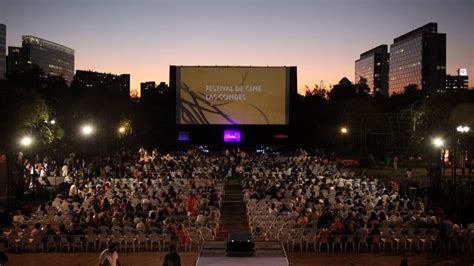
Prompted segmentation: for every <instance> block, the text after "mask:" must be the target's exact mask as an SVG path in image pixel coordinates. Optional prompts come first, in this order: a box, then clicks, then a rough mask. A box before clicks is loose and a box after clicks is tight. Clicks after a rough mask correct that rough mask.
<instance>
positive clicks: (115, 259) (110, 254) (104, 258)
mask: <svg viewBox="0 0 474 266" xmlns="http://www.w3.org/2000/svg"><path fill="white" fill-rule="evenodd" d="M99 266H120V261H119V255H118V253H117V251H116V250H115V243H110V245H109V247H108V248H106V249H105V250H104V251H102V252H101V253H100V256H99Z"/></svg>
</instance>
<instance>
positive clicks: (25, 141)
mask: <svg viewBox="0 0 474 266" xmlns="http://www.w3.org/2000/svg"><path fill="white" fill-rule="evenodd" d="M31 143H33V138H31V137H30V136H24V137H23V138H21V139H20V144H21V146H23V147H28V146H30V145H31Z"/></svg>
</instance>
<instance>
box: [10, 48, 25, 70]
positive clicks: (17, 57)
mask: <svg viewBox="0 0 474 266" xmlns="http://www.w3.org/2000/svg"><path fill="white" fill-rule="evenodd" d="M22 63H23V61H22V60H21V47H14V46H8V56H7V75H11V74H13V73H18V72H21V71H22V70H23V67H24V66H23V65H22Z"/></svg>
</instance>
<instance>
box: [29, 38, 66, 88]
mask: <svg viewBox="0 0 474 266" xmlns="http://www.w3.org/2000/svg"><path fill="white" fill-rule="evenodd" d="M21 54H22V60H23V61H24V64H25V67H31V66H32V65H34V64H36V65H38V66H39V67H40V68H41V69H42V70H43V72H44V73H45V74H46V75H53V76H61V75H62V76H63V77H64V79H65V80H66V82H67V83H68V84H70V83H71V82H72V80H73V78H74V50H73V49H71V48H68V47H66V46H63V45H60V44H57V43H54V42H51V41H48V40H44V39H41V38H38V37H35V36H30V35H25V36H22V48H21Z"/></svg>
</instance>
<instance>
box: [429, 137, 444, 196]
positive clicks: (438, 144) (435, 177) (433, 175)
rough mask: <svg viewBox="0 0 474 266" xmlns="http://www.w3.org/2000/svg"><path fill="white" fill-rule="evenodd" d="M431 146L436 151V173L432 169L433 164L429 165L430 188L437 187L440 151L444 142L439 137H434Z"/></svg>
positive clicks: (439, 172) (439, 174) (439, 175)
mask: <svg viewBox="0 0 474 266" xmlns="http://www.w3.org/2000/svg"><path fill="white" fill-rule="evenodd" d="M431 143H432V145H433V146H434V147H435V151H436V153H435V154H436V157H435V160H436V173H435V171H434V169H433V163H432V162H431V163H430V175H431V176H430V187H438V185H439V184H438V181H439V177H441V162H442V161H441V156H440V149H441V148H442V147H444V144H445V141H444V139H443V138H441V137H435V138H433V139H432V141H431Z"/></svg>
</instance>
